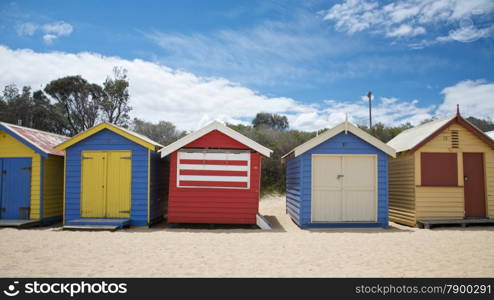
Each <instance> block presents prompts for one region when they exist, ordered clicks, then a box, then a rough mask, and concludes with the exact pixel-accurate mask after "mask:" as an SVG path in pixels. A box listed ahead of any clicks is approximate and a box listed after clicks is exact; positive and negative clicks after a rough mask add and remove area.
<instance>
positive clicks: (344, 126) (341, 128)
mask: <svg viewBox="0 0 494 300" xmlns="http://www.w3.org/2000/svg"><path fill="white" fill-rule="evenodd" d="M347 131H349V132H351V133H353V134H354V135H356V136H357V137H359V138H361V139H362V140H364V141H366V142H367V143H369V144H371V145H372V146H374V147H376V148H377V149H379V150H381V151H383V152H384V153H386V154H388V155H389V156H391V157H396V151H395V150H394V149H393V148H391V147H390V146H388V145H386V144H385V143H383V142H381V141H380V140H378V139H377V138H375V137H373V136H372V135H370V134H368V133H367V132H365V131H363V130H362V129H360V128H358V127H357V126H355V125H353V124H352V123H350V122H343V123H341V124H339V125H337V126H336V127H334V128H332V129H329V130H327V131H325V132H323V133H322V134H320V135H318V136H316V137H314V138H312V139H310V140H308V141H307V142H305V143H303V144H302V145H300V146H298V147H296V148H295V149H293V150H292V151H290V152H289V153H287V154H285V155H283V156H282V158H286V157H288V156H289V155H291V154H292V153H293V155H294V157H297V156H299V155H301V154H303V153H305V152H307V151H309V150H310V149H312V148H314V147H316V146H317V145H319V144H322V143H324V142H325V141H327V140H329V139H330V138H332V137H334V136H335V135H337V134H339V133H340V132H347Z"/></svg>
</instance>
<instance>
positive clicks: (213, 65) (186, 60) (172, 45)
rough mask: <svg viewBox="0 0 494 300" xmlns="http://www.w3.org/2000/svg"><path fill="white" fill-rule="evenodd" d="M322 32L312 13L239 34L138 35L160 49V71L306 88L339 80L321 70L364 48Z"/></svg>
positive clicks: (330, 71)
mask: <svg viewBox="0 0 494 300" xmlns="http://www.w3.org/2000/svg"><path fill="white" fill-rule="evenodd" d="M325 27H326V26H323V24H322V20H321V19H320V18H317V17H314V14H313V13H306V12H297V13H294V16H293V17H292V18H291V19H290V21H283V22H281V21H266V22H262V23H259V24H256V25H254V26H252V27H248V28H242V29H226V30H217V31H211V32H203V33H191V34H182V33H176V32H165V31H156V30H155V31H150V32H144V33H143V35H144V36H145V37H146V38H148V39H149V40H150V41H152V42H154V43H155V44H157V45H159V46H160V47H161V48H162V49H163V51H162V52H161V53H159V57H160V62H162V63H165V64H166V65H169V66H172V67H176V68H180V69H184V70H188V71H192V72H194V73H200V74H207V75H210V74H214V75H216V76H227V77H228V78H230V79H231V80H234V81H237V82H242V83H243V84H249V85H258V86H263V87H266V86H276V87H279V86H281V85H283V86H291V85H293V84H297V85H300V84H302V83H301V82H302V80H303V79H305V78H312V81H311V82H310V83H307V81H306V83H305V84H307V85H309V84H318V83H321V82H327V81H328V80H331V79H334V77H340V76H342V75H341V74H343V72H342V71H341V70H339V69H337V67H329V66H327V64H336V63H337V62H336V60H333V59H332V58H333V57H335V56H339V55H347V54H348V53H349V52H356V51H359V49H361V48H364V47H369V46H368V45H363V42H360V41H356V40H349V39H348V40H347V41H344V40H342V39H341V38H339V37H334V36H328V34H327V30H326V29H325ZM321 61H322V62H323V63H324V64H326V66H325V67H321V66H320V64H319V62H321ZM315 62H318V63H317V64H316V63H315ZM338 67H340V68H343V67H344V66H338Z"/></svg>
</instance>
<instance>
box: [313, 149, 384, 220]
mask: <svg viewBox="0 0 494 300" xmlns="http://www.w3.org/2000/svg"><path fill="white" fill-rule="evenodd" d="M376 168H377V166H376V156H374V155H369V156H367V155H341V156H340V155H323V154H314V155H313V156H312V222H375V221H376V220H377V198H376V197H377V193H376V189H377V180H376V176H377V172H376Z"/></svg>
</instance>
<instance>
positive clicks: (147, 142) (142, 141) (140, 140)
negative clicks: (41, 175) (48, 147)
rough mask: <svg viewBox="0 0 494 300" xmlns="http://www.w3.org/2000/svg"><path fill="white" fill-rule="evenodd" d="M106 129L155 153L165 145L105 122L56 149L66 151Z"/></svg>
mask: <svg viewBox="0 0 494 300" xmlns="http://www.w3.org/2000/svg"><path fill="white" fill-rule="evenodd" d="M104 129H107V130H110V131H112V132H114V133H116V134H118V135H121V136H123V137H125V138H127V139H129V140H131V141H133V142H135V143H137V144H139V145H141V146H143V147H145V148H148V149H150V150H153V151H156V150H158V149H160V148H162V147H163V145H161V144H159V143H157V142H155V141H153V140H151V139H150V138H148V137H146V136H144V135H142V134H139V133H137V132H134V131H131V130H128V129H126V128H123V127H120V126H117V125H115V124H111V123H107V122H103V123H100V124H98V125H96V126H94V127H91V128H89V129H88V130H86V131H83V132H81V133H79V134H77V135H75V136H73V137H72V138H70V139H69V140H67V141H65V142H63V143H61V144H59V145H58V146H56V147H55V149H56V150H57V151H62V150H65V149H67V148H68V147H70V146H72V145H74V144H76V143H78V142H80V141H82V140H84V139H86V138H88V137H90V136H92V135H94V134H96V133H98V132H100V131H102V130H104Z"/></svg>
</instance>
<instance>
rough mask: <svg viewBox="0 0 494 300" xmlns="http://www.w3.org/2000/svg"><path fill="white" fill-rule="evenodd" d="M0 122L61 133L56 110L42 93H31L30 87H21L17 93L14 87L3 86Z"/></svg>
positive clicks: (0, 101)
mask: <svg viewBox="0 0 494 300" xmlns="http://www.w3.org/2000/svg"><path fill="white" fill-rule="evenodd" d="M0 121H3V122H8V123H11V124H21V125H23V126H27V127H32V128H36V129H40V130H45V131H50V132H55V133H63V129H62V128H61V127H60V126H58V123H59V119H58V117H57V113H56V108H55V107H54V106H53V105H51V104H50V101H49V100H48V98H46V96H45V95H44V94H43V92H42V91H36V92H34V93H31V88H30V87H23V88H22V92H19V89H18V88H17V87H16V86H15V85H8V86H5V89H4V91H3V95H2V96H0Z"/></svg>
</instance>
